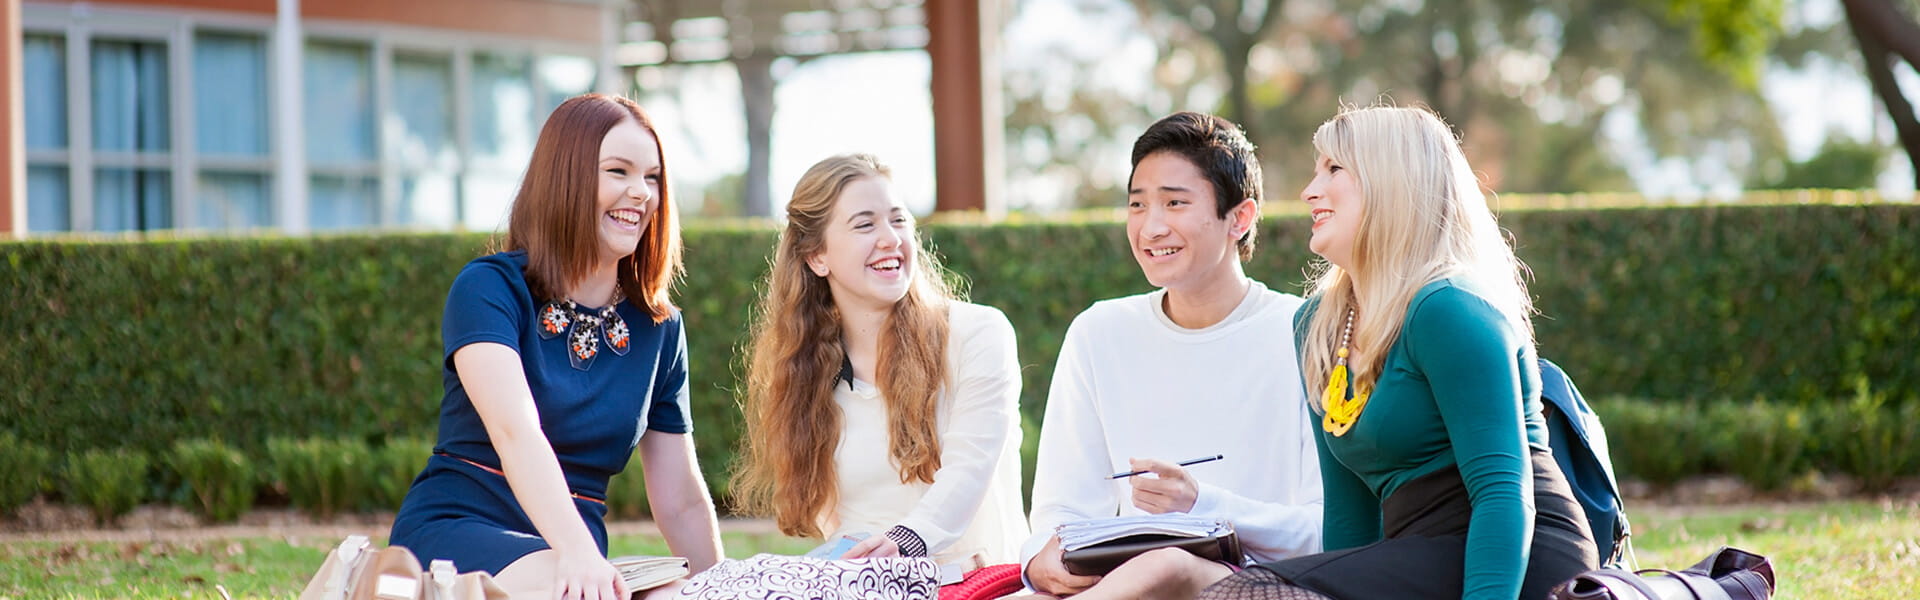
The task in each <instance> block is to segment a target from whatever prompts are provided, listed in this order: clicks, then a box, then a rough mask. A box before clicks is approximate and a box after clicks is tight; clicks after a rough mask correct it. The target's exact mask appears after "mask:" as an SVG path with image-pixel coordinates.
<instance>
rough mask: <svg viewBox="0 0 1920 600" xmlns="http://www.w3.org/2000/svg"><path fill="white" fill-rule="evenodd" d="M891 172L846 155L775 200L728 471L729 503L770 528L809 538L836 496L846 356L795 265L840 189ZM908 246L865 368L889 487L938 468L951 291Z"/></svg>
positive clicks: (835, 319)
mask: <svg viewBox="0 0 1920 600" xmlns="http://www.w3.org/2000/svg"><path fill="white" fill-rule="evenodd" d="M891 175H892V171H891V170H890V169H888V168H887V167H886V166H885V165H882V164H880V162H879V160H878V159H876V158H874V157H873V156H870V155H866V154H846V155H840V156H834V157H832V158H828V159H826V160H823V161H820V162H819V163H817V164H815V165H813V167H812V168H810V169H807V172H806V174H805V175H802V176H801V177H800V183H799V184H797V185H795V186H794V189H793V199H792V201H790V202H789V203H788V204H787V227H786V229H785V230H784V231H782V232H781V233H780V242H779V245H778V247H777V248H776V249H775V252H774V256H773V269H772V271H770V272H769V273H768V274H767V282H766V285H767V294H766V297H764V298H762V300H761V302H760V307H759V313H758V314H757V315H755V321H754V325H753V332H752V333H753V338H752V341H751V342H749V345H750V348H749V350H748V359H747V393H746V400H745V404H744V405H743V406H742V407H741V412H742V413H743V414H745V416H746V422H747V431H746V435H744V436H742V438H741V439H742V442H741V443H742V446H743V450H744V460H742V461H741V462H740V463H738V465H737V466H736V468H735V470H734V473H733V488H734V490H735V491H736V498H738V499H739V501H740V503H741V504H742V506H743V507H744V508H745V509H746V511H747V512H748V513H750V514H761V515H764V514H768V513H771V514H773V515H774V520H775V522H776V523H777V524H778V525H779V526H780V531H781V532H782V533H785V534H787V535H792V536H800V537H820V536H821V535H822V532H821V531H820V528H819V525H818V524H817V523H816V521H815V519H816V518H817V517H818V516H819V515H820V514H821V513H822V512H823V511H825V510H828V509H829V508H831V507H832V506H834V505H835V504H836V503H838V501H839V498H838V496H837V494H836V490H837V489H838V481H837V479H836V477H837V475H836V473H835V472H834V468H833V465H834V462H833V454H834V450H835V448H837V447H838V446H839V443H840V408H839V406H838V405H836V404H834V402H833V387H834V385H835V384H836V382H837V379H838V377H839V373H840V365H841V362H842V361H843V360H844V359H845V356H846V350H845V347H844V346H843V345H842V343H843V342H842V332H841V321H840V311H839V309H838V308H836V307H835V305H834V303H833V293H832V291H831V290H830V289H828V287H827V281H826V278H824V277H820V276H818V275H815V274H814V273H813V272H812V271H811V270H809V269H808V268H807V258H808V257H811V256H814V255H816V254H819V253H820V252H821V251H822V250H824V249H825V240H826V237H825V229H826V227H827V224H828V219H829V217H830V216H831V215H832V213H833V206H834V204H835V203H836V202H837V201H838V200H839V198H840V192H841V191H842V190H844V189H845V188H846V187H847V185H848V184H851V183H853V182H854V181H857V180H860V179H865V178H868V177H891ZM906 243H910V244H914V245H915V248H914V252H913V256H914V259H913V260H914V264H913V275H912V277H913V281H912V283H911V285H909V286H908V288H907V294H906V296H905V297H903V298H901V299H900V301H898V302H895V303H894V304H893V311H892V312H891V313H890V314H888V316H887V320H886V324H885V326H884V327H883V328H882V330H881V333H880V347H879V359H878V363H877V364H876V371H877V373H878V374H877V378H878V379H879V382H878V383H879V388H880V391H881V394H882V395H883V396H884V397H885V398H886V405H887V447H888V450H889V455H890V456H891V457H892V458H893V462H894V464H895V465H896V466H897V467H898V468H899V469H900V482H901V483H908V482H912V481H922V482H926V483H933V473H934V471H937V470H939V469H940V437H939V431H938V427H937V425H938V417H939V415H938V413H937V408H938V406H939V400H940V390H941V388H943V387H945V385H946V382H947V379H948V376H947V354H946V349H947V333H948V332H947V330H948V323H947V309H948V304H949V302H951V301H952V300H954V293H953V291H952V289H951V288H950V287H949V286H948V285H947V283H946V280H945V277H944V275H943V272H942V271H941V270H940V266H939V264H938V263H937V262H936V261H935V260H934V259H933V258H932V256H931V254H930V253H928V252H926V251H924V250H923V249H922V248H921V247H920V242H919V239H918V236H917V234H916V236H914V237H913V238H911V239H909V240H907V241H906Z"/></svg>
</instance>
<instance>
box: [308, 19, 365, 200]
mask: <svg viewBox="0 0 1920 600" xmlns="http://www.w3.org/2000/svg"><path fill="white" fill-rule="evenodd" d="M302 72H303V78H304V80H305V84H306V85H305V88H306V89H305V92H304V93H305V94H306V102H305V103H306V116H305V120H306V132H305V133H306V136H307V162H308V164H309V165H311V166H312V168H313V169H314V170H315V171H316V172H317V173H321V174H316V175H314V176H313V177H312V179H310V180H309V182H308V185H309V188H308V192H307V200H308V211H307V216H308V222H309V223H310V224H311V225H312V226H313V228H314V229H350V228H356V227H371V226H374V225H378V224H379V223H380V187H379V186H378V185H377V184H376V183H375V180H374V178H373V177H372V176H371V175H335V174H324V171H326V170H327V169H328V167H333V168H335V169H345V170H349V171H351V170H355V169H361V168H368V167H372V166H373V163H374V161H375V160H376V159H377V158H378V156H379V154H378V152H377V150H378V146H377V145H376V138H375V136H374V121H373V118H374V115H373V57H372V51H371V50H369V49H368V47H367V46H365V45H363V44H345V43H332V42H312V43H308V44H307V51H306V62H305V63H304V67H303V68H302Z"/></svg>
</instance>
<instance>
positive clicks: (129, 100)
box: [93, 41, 169, 152]
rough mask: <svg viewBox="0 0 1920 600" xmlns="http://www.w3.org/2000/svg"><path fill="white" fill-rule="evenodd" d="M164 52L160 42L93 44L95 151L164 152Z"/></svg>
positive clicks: (165, 130) (165, 98) (103, 42)
mask: <svg viewBox="0 0 1920 600" xmlns="http://www.w3.org/2000/svg"><path fill="white" fill-rule="evenodd" d="M167 114H168V111H167V47H166V45H164V44H161V43H158V42H126V41H98V42H94V43H93V148H94V149H95V150H100V151H107V152H166V151H167V148H168V133H169V131H168V128H167V127H168V123H167Z"/></svg>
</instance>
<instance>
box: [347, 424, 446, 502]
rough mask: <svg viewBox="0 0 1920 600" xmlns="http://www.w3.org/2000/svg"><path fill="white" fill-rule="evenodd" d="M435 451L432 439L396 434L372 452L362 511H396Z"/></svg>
mask: <svg viewBox="0 0 1920 600" xmlns="http://www.w3.org/2000/svg"><path fill="white" fill-rule="evenodd" d="M432 454H433V441H432V440H429V439H426V438H420V437H410V436H409V437H396V438H393V439H389V440H387V442H386V443H385V444H381V445H380V447H379V448H377V449H375V450H373V451H372V453H371V454H370V456H369V457H368V458H369V463H370V464H368V466H367V473H366V476H367V478H368V487H369V488H370V489H369V490H368V493H367V494H366V495H365V496H364V498H365V502H364V503H363V504H361V505H360V506H359V508H360V509H361V510H375V511H396V510H400V502H401V501H403V500H406V498H407V490H408V489H410V488H412V487H413V478H414V477H417V476H419V475H420V470H421V469H422V468H425V467H426V465H427V457H428V456H430V455H432Z"/></svg>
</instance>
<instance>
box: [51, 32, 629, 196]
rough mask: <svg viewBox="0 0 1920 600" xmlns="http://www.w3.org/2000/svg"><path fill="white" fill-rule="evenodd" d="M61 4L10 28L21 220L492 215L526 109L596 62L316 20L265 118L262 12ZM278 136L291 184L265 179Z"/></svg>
mask: <svg viewBox="0 0 1920 600" xmlns="http://www.w3.org/2000/svg"><path fill="white" fill-rule="evenodd" d="M74 14H78V13H69V12H67V11H63V10H28V11H27V12H26V14H25V16H24V22H23V23H22V24H21V25H22V27H21V29H22V34H21V35H22V37H21V41H22V44H21V49H22V53H21V57H20V62H21V69H22V71H23V73H22V79H23V83H24V92H25V93H24V104H25V107H24V108H25V114H24V115H23V116H24V124H25V138H26V168H27V170H26V189H27V195H26V198H25V204H26V207H25V208H26V213H27V218H26V227H27V229H28V231H30V232H34V233H50V232H66V231H101V232H122V231H147V230H154V229H169V228H182V229H198V230H244V229H261V228H273V227H279V226H283V225H290V224H296V223H300V222H302V221H304V222H305V223H306V224H307V225H308V227H309V228H311V229H314V230H323V231H324V230H342V229H365V228H375V227H390V226H399V227H410V228H424V229H447V228H459V227H465V228H469V229H477V230H488V229H495V228H498V227H499V226H500V225H501V224H502V223H504V222H505V220H506V217H507V210H508V207H509V206H510V205H511V203H512V201H513V196H514V193H515V191H516V189H517V187H518V184H519V181H520V173H521V171H522V170H523V169H524V168H525V167H526V161H527V157H528V156H529V155H530V154H531V153H532V150H533V143H534V138H535V134H536V132H537V131H538V127H539V124H540V122H541V121H542V120H543V119H544V118H545V116H546V115H547V113H548V112H550V111H551V110H552V107H553V106H556V105H558V104H559V103H560V102H561V101H563V100H565V99H566V98H568V97H571V96H573V95H576V94H579V93H583V92H586V91H589V90H591V89H592V87H593V84H594V78H595V77H596V75H597V73H598V71H597V70H596V68H595V64H594V62H593V61H592V60H591V59H587V58H583V57H582V55H584V54H585V53H582V52H578V51H572V52H566V53H564V54H553V55H549V54H541V53H537V52H532V51H530V50H529V49H527V48H515V47H513V46H512V45H511V44H509V45H507V46H505V47H501V46H493V45H485V44H484V43H477V42H471V41H467V40H466V39H464V38H465V36H464V35H462V34H461V33H460V32H452V31H450V32H445V33H444V34H443V33H434V32H426V33H423V34H420V35H415V34H414V33H412V32H409V33H404V34H403V33H397V32H389V31H385V30H384V28H382V27H378V26H375V27H369V28H360V27H347V26H335V25H329V26H323V27H321V29H322V30H323V31H322V32H320V33H317V34H315V37H306V38H304V39H303V45H302V48H301V59H300V60H301V61H302V63H301V75H300V77H301V82H300V83H301V86H302V90H301V92H300V93H301V94H302V98H301V104H302V107H303V108H302V111H301V112H302V114H301V117H300V121H301V122H300V123H299V124H298V125H296V126H293V127H290V128H287V129H290V130H282V128H280V127H279V123H277V122H276V121H275V119H274V116H275V110H276V109H275V105H274V103H273V102H272V100H273V95H274V94H273V88H274V85H273V71H274V64H275V63H274V60H273V54H272V46H271V45H270V44H269V43H268V40H269V37H270V31H269V30H268V25H266V24H264V23H260V22H257V20H255V19H248V18H228V17H211V16H208V17H203V16H200V15H198V14H185V13H183V14H181V15H179V16H177V17H175V18H164V17H155V16H154V15H153V14H150V13H139V14H135V13H132V12H126V11H121V10H117V9H113V8H101V9H97V10H96V11H94V12H91V13H89V14H90V16H87V17H75V16H73V15H74ZM250 22H254V23H255V24H254V25H249V24H248V23H250ZM281 136H289V137H281ZM289 143H290V144H297V145H298V147H300V148H303V149H304V154H305V157H304V160H305V163H306V165H305V167H306V170H307V176H306V177H305V181H278V182H276V180H277V179H278V178H279V177H280V173H279V172H278V163H277V161H276V160H275V159H276V158H281V157H279V156H278V155H277V152H276V148H278V147H279V145H281V144H289ZM276 183H279V184H287V183H294V184H301V185H305V186H306V187H307V190H308V194H307V205H306V207H305V209H304V210H305V212H306V214H305V215H300V214H280V211H281V210H282V206H283V205H282V204H281V202H280V201H279V200H280V199H277V198H276V197H275V189H276ZM303 217H304V218H303Z"/></svg>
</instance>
